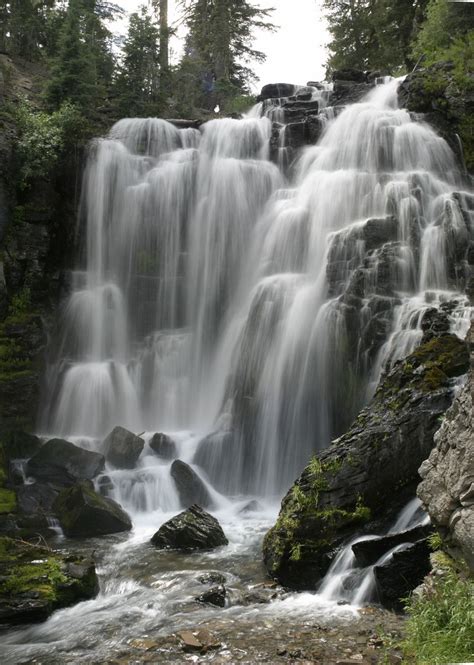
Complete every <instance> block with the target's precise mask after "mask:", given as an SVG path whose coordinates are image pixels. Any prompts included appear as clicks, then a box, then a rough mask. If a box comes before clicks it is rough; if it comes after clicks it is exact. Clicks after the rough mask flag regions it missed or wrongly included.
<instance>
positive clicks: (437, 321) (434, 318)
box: [421, 307, 451, 339]
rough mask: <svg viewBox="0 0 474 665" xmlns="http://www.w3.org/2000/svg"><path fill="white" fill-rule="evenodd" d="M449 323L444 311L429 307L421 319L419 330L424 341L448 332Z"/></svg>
mask: <svg viewBox="0 0 474 665" xmlns="http://www.w3.org/2000/svg"><path fill="white" fill-rule="evenodd" d="M450 327H451V323H450V321H449V318H448V316H447V314H446V312H445V311H443V310H442V309H436V307H431V308H430V309H427V310H426V312H425V313H424V314H423V318H422V319H421V329H422V331H423V335H424V337H425V339H428V338H430V339H431V338H432V337H436V336H437V335H440V334H445V333H448V332H449V329H450Z"/></svg>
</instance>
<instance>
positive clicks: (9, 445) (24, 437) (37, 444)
mask: <svg viewBox="0 0 474 665" xmlns="http://www.w3.org/2000/svg"><path fill="white" fill-rule="evenodd" d="M1 445H2V448H3V451H4V455H5V457H6V459H7V460H13V459H27V458H29V457H33V455H34V454H35V453H37V452H38V450H39V449H40V448H41V440H40V439H39V438H38V437H37V436H35V435H34V434H29V433H28V432H23V431H21V430H10V431H8V432H3V433H2V435H1Z"/></svg>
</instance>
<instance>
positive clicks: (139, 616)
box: [2, 81, 473, 663]
mask: <svg viewBox="0 0 474 665" xmlns="http://www.w3.org/2000/svg"><path fill="white" fill-rule="evenodd" d="M396 87H397V81H390V82H388V83H387V82H385V83H384V84H383V85H380V86H377V87H376V88H374V90H373V92H371V93H370V95H369V96H368V97H367V98H366V99H365V100H363V102H361V103H359V104H353V105H352V106H349V107H347V108H346V109H345V110H343V111H342V112H341V109H339V110H338V113H334V112H333V110H332V109H331V108H330V107H329V106H328V99H329V95H328V92H329V91H328V90H322V91H316V90H310V91H309V92H308V91H306V93H305V91H303V93H302V94H309V95H310V98H311V101H312V102H313V103H315V104H319V106H320V109H322V117H323V119H324V123H323V124H324V131H323V134H322V137H321V139H320V140H319V141H318V143H317V145H314V146H312V147H309V148H307V149H305V150H304V151H302V153H301V155H300V156H299V158H298V160H297V161H296V162H295V163H294V164H293V165H292V168H291V176H289V175H288V170H287V169H286V165H285V164H284V162H285V159H286V157H285V155H284V154H279V158H278V160H277V161H278V165H276V164H275V163H272V162H271V161H270V160H269V155H270V152H269V150H270V148H269V146H270V139H271V133H272V122H273V123H275V122H278V123H280V125H281V127H280V130H279V131H280V132H281V136H280V139H281V146H280V149H281V150H284V149H285V148H284V144H285V139H284V133H285V115H284V112H283V111H282V106H284V100H283V102H282V100H278V101H275V102H265V103H264V104H261V105H259V106H258V107H256V108H255V109H253V110H252V111H251V112H250V113H249V114H247V116H246V117H245V118H244V119H242V120H233V119H221V120H212V121H210V122H208V123H206V124H205V125H203V127H202V128H201V130H196V129H177V128H176V127H174V126H173V125H172V124H170V123H168V122H166V121H164V120H159V119H125V120H121V121H120V122H118V123H117V124H116V125H115V126H114V127H113V128H112V130H111V131H110V133H109V135H108V136H107V137H106V138H104V139H99V140H97V141H96V142H95V144H94V145H93V146H92V148H91V154H90V156H89V160H88V165H87V168H86V172H85V175H84V184H83V194H82V201H81V210H80V215H79V221H80V233H81V234H82V235H83V237H84V243H83V252H82V253H81V255H80V256H79V257H78V263H77V267H76V269H75V270H74V272H73V274H72V289H71V293H70V295H69V297H68V299H67V301H66V302H65V304H64V307H63V309H62V311H61V315H60V321H59V326H58V329H59V332H58V334H57V337H56V339H55V340H54V344H52V345H51V348H50V354H49V368H48V371H47V375H46V377H45V387H44V391H43V393H44V395H45V399H44V405H43V409H42V420H41V423H40V424H39V429H40V431H41V433H42V435H43V436H44V437H45V438H47V437H51V436H53V435H55V436H61V437H63V438H67V439H68V440H70V441H73V442H74V443H76V444H77V445H81V446H83V447H86V448H88V449H95V450H100V449H101V444H102V440H103V439H104V437H105V436H106V435H107V434H108V433H109V432H110V430H111V429H112V428H113V427H114V426H116V425H122V426H123V427H126V428H128V429H130V430H132V431H134V432H136V433H141V432H143V431H145V432H146V434H145V435H144V436H145V439H146V440H147V441H148V440H149V438H150V437H151V435H152V434H153V433H154V432H166V433H168V434H169V435H170V436H171V438H172V439H173V440H174V441H175V443H176V445H177V457H179V458H180V459H182V460H183V461H185V462H187V463H189V464H191V465H192V466H193V468H194V469H195V471H196V472H197V473H198V475H200V477H201V478H202V479H203V481H204V482H205V483H206V485H207V487H208V488H209V491H210V492H211V495H212V499H213V502H214V504H215V510H213V512H214V513H215V514H216V516H217V517H218V519H219V520H220V521H221V523H222V525H223V528H224V531H225V532H226V534H227V536H228V538H229V540H230V545H229V546H228V547H227V548H225V549H224V550H222V549H221V550H217V551H216V552H213V553H206V554H199V555H192V556H188V555H177V554H173V553H169V552H165V553H157V552H155V551H154V550H153V548H151V547H150V546H149V545H148V539H149V537H150V536H151V535H152V534H153V533H154V531H156V530H157V528H158V527H159V526H160V524H161V523H163V522H164V521H165V520H166V519H167V518H168V517H170V516H172V515H173V514H176V513H177V512H179V510H180V508H181V506H180V502H179V497H178V495H177V492H176V489H175V486H174V482H173V480H172V478H171V476H170V462H166V461H165V460H161V459H160V458H158V457H157V456H156V455H155V454H153V453H152V451H151V450H150V448H149V446H148V443H147V444H146V445H145V449H144V451H143V453H142V455H141V457H140V459H139V462H138V464H137V467H136V468H135V469H132V470H117V469H112V468H107V469H106V475H107V476H108V477H109V478H110V481H111V484H112V489H111V493H110V495H111V496H112V497H113V498H115V499H116V500H117V501H119V502H120V503H121V504H122V506H123V507H124V508H125V509H126V510H127V511H128V512H129V513H130V515H131V517H132V519H133V523H134V529H133V531H132V533H131V535H130V536H129V537H125V536H120V537H116V538H112V537H109V538H105V539H102V540H101V541H100V543H98V542H96V541H93V542H91V543H87V544H84V547H85V548H86V549H88V548H96V550H97V553H98V556H99V558H100V574H101V592H100V595H99V597H98V598H97V599H96V600H93V601H89V602H87V603H81V604H80V605H78V606H76V607H73V608H70V609H66V610H62V611H60V612H57V613H56V614H54V615H53V617H51V619H49V620H48V621H47V622H46V623H44V624H42V625H40V626H35V627H32V628H26V629H21V630H17V631H14V632H12V633H10V634H9V635H8V636H7V638H6V641H5V640H4V644H7V646H4V647H2V648H4V649H6V652H5V653H7V654H10V656H11V654H12V653H13V654H14V656H11V657H12V658H18V659H21V658H24V659H25V662H27V659H28V658H29V657H33V655H35V656H38V657H40V656H41V657H42V656H44V655H46V654H49V658H50V660H44V661H41V662H51V663H53V662H56V660H54V658H58V660H57V662H95V661H94V660H93V658H96V659H97V662H105V660H106V658H107V653H108V652H109V651H110V650H112V651H113V652H114V654H119V653H120V649H121V648H123V647H124V645H125V644H126V643H127V640H128V639H129V638H130V636H131V634H137V635H144V634H148V633H153V634H154V635H155V634H156V635H165V634H166V635H168V634H171V633H172V632H173V631H175V630H177V629H178V628H183V627H186V626H188V625H196V624H197V623H199V622H200V621H203V620H204V619H206V620H208V619H209V618H210V617H211V618H212V617H214V616H216V617H217V615H219V616H220V617H222V615H223V614H222V613H224V616H225V617H226V619H225V620H229V621H240V622H241V623H242V624H246V625H247V624H248V625H249V626H251V625H252V621H253V619H254V618H255V616H256V614H255V613H256V612H257V611H258V616H259V620H260V619H261V620H262V621H263V622H264V621H265V620H267V619H268V621H272V620H275V617H278V621H282V620H284V618H286V617H288V616H289V615H291V616H292V617H294V618H297V617H298V616H299V614H298V613H300V614H301V615H304V614H305V613H306V614H307V613H308V612H310V613H313V614H314V616H318V617H320V618H321V621H322V620H323V617H326V618H327V617H328V616H331V617H333V618H334V617H340V620H341V621H345V620H348V619H351V620H352V619H354V612H355V610H354V609H353V608H352V607H344V606H338V605H337V600H338V599H340V598H341V594H340V586H341V584H340V582H341V579H342V577H339V580H337V579H336V576H337V575H339V576H341V575H342V576H344V575H345V573H346V572H347V570H348V568H350V567H351V565H352V561H351V558H350V557H351V555H350V552H349V551H344V552H342V553H341V555H340V558H338V559H337V560H336V561H335V563H334V564H333V569H332V571H331V575H332V577H328V578H327V579H326V581H325V582H324V584H323V588H322V590H321V593H320V594H319V595H314V594H302V595H295V594H290V595H283V596H279V598H278V599H275V600H274V601H273V602H272V603H270V604H264V605H258V606H257V605H255V604H252V603H250V604H245V603H244V602H243V601H242V597H243V595H245V593H246V592H248V591H249V588H250V587H253V586H255V585H256V584H259V583H263V582H264V580H265V575H264V571H263V568H262V564H261V562H260V554H259V551H260V547H261V540H262V537H263V534H264V532H265V530H266V529H268V527H269V526H270V525H271V523H272V521H273V520H274V518H275V515H276V511H277V507H278V501H279V499H280V498H281V496H282V495H283V493H284V492H285V491H286V490H287V489H288V487H289V486H290V484H291V483H292V482H293V481H294V479H295V478H296V477H297V476H298V474H299V473H300V472H301V470H302V468H303V467H304V465H305V463H306V462H307V460H308V459H309V457H310V455H311V454H312V453H313V452H314V451H316V450H321V449H323V448H324V447H326V446H327V445H328V443H329V442H330V440H331V439H332V438H333V437H334V436H336V435H338V434H340V433H341V432H342V431H344V429H345V428H347V426H348V425H349V423H350V422H351V420H352V419H353V417H354V416H355V415H356V414H357V412H358V410H359V409H360V408H361V407H362V406H363V405H364V404H365V403H366V402H367V400H368V399H369V398H370V396H371V395H372V394H373V391H374V389H375V386H376V385H377V382H378V379H379V377H380V374H381V372H382V371H383V369H384V368H386V367H388V366H390V365H392V364H393V363H394V362H395V361H396V360H398V359H399V358H401V357H403V356H405V355H406V354H407V353H409V352H410V351H411V350H412V349H413V348H414V347H415V346H416V344H417V342H418V341H419V340H420V338H421V335H422V333H421V319H422V316H423V314H424V312H426V311H427V310H428V309H430V308H433V307H435V308H445V311H446V313H447V315H448V317H449V320H450V322H451V328H452V330H453V331H454V332H455V333H457V334H459V335H460V336H463V335H464V334H465V332H466V330H467V327H468V325H469V310H468V307H467V301H466V298H465V296H464V295H462V291H463V288H464V282H463V279H464V276H463V272H462V261H461V262H459V261H458V258H457V252H458V248H459V247H460V246H462V245H463V242H465V239H466V237H467V234H468V229H469V224H470V225H471V230H472V224H473V220H472V219H468V220H466V218H465V215H464V216H463V214H462V212H461V209H460V206H459V201H462V198H463V197H464V196H465V193H463V188H465V187H466V185H465V184H463V180H462V178H461V176H460V175H459V173H458V170H457V167H456V163H455V159H454V156H453V154H452V153H451V151H450V149H449V147H448V145H447V144H446V143H445V142H444V141H443V140H442V139H441V138H440V137H439V136H437V134H436V133H435V132H434V131H433V130H432V129H431V128H430V127H429V126H427V125H426V124H423V123H419V122H415V121H414V120H413V119H412V118H411V117H410V115H409V113H408V112H407V111H405V110H401V109H398V108H397V102H396ZM456 262H457V263H459V264H460V265H461V269H460V270H457V271H454V273H453V270H452V266H453V265H454V264H456V265H457V263H456ZM249 498H257V499H258V501H259V502H260V510H259V511H258V512H257V513H256V514H241V513H240V512H239V511H240V509H241V508H242V507H243V506H244V505H245V503H246V502H247V501H248V500H249ZM402 517H403V516H400V520H402ZM404 519H405V520H406V515H405V518H404ZM408 523H409V520H408V522H407V524H408ZM403 524H404V523H399V524H397V525H395V526H394V528H395V529H396V530H401V529H402V528H403ZM57 542H58V544H59V545H60V546H70V545H71V543H70V542H68V541H67V540H66V541H64V540H63V541H61V540H59V541H57ZM61 543H62V544H61ZM76 547H78V545H76ZM79 547H81V545H79ZM210 569H211V570H214V569H215V570H221V571H223V572H224V573H225V574H226V576H227V577H228V586H229V588H230V601H229V606H228V607H227V608H226V609H224V610H217V609H212V608H208V607H202V606H199V605H198V604H196V602H195V601H194V600H193V599H194V597H195V596H196V594H197V593H198V591H199V589H201V591H202V585H201V584H200V583H199V581H196V579H197V576H198V574H199V571H201V570H210ZM368 586H370V585H368ZM338 589H339V591H338ZM342 597H344V595H343V596H342ZM368 598H369V596H368V595H367V594H366V593H362V592H360V593H359V595H358V596H357V593H356V595H355V596H354V595H353V596H351V598H350V600H352V601H353V602H355V603H356V604H358V603H360V602H363V601H364V600H366V599H368ZM328 608H330V611H329V610H328ZM334 620H335V619H334ZM72 625H73V626H74V630H71V626H72ZM248 630H249V631H251V630H252V628H250V627H249V628H248ZM255 630H257V628H255ZM15 645H16V646H15ZM20 645H21V646H20ZM65 654H67V658H69V660H61V658H63V659H65V658H66V655H65ZM91 654H92V656H91ZM10 656H8V657H10ZM101 659H102V660H101ZM3 662H7V661H5V660H4V661H3ZM11 662H17V661H13V660H12V661H11ZM18 662H20V660H18ZM21 662H23V661H21ZM28 662H29V661H28Z"/></svg>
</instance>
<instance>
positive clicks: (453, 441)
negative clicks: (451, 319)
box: [417, 326, 474, 571]
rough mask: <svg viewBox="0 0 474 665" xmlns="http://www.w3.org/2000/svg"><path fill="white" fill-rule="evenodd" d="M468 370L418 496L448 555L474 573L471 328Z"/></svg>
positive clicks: (437, 437) (425, 469) (473, 366)
mask: <svg viewBox="0 0 474 665" xmlns="http://www.w3.org/2000/svg"><path fill="white" fill-rule="evenodd" d="M470 343H471V369H470V371H469V375H468V377H467V381H466V383H465V384H464V386H463V387H462V388H461V390H460V392H459V394H458V395H457V397H456V399H455V400H454V402H453V405H452V406H451V408H450V409H449V410H448V411H447V412H446V417H445V418H444V420H443V422H442V424H441V427H440V429H439V430H438V432H437V433H436V435H435V444H436V446H435V448H434V449H433V451H432V452H431V454H430V456H429V458H428V459H427V460H426V461H425V462H423V464H422V465H421V467H420V476H421V478H422V482H421V483H420V485H419V486H418V490H417V493H418V496H419V497H420V499H421V500H422V502H423V504H424V507H425V508H426V510H427V512H428V513H429V515H430V517H431V519H432V521H433V524H434V525H435V526H436V527H437V528H438V529H439V530H440V532H441V535H442V537H443V540H444V541H445V543H446V546H447V547H448V549H449V551H450V553H451V554H452V555H453V556H455V557H458V558H459V556H462V557H463V558H464V559H465V561H466V562H467V564H468V565H469V567H470V569H471V570H472V571H474V409H473V393H474V326H471V331H470Z"/></svg>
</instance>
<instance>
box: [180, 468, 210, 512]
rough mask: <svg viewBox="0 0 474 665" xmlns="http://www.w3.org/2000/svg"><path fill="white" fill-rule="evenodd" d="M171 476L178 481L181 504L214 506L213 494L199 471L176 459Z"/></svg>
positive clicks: (187, 505) (185, 505)
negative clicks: (199, 474)
mask: <svg viewBox="0 0 474 665" xmlns="http://www.w3.org/2000/svg"><path fill="white" fill-rule="evenodd" d="M171 476H172V477H173V479H174V482H175V483H176V489H177V490H178V494H179V498H180V501H181V504H182V505H183V506H184V507H186V508H188V507H189V506H192V505H193V504H198V505H199V506H204V508H208V507H210V506H212V499H211V496H210V494H209V492H208V490H207V488H206V486H205V484H204V483H203V481H202V480H201V479H200V478H199V476H198V475H197V473H196V472H195V471H194V470H193V469H192V468H191V467H190V466H189V464H186V462H182V461H181V460H175V461H174V462H173V464H172V465H171Z"/></svg>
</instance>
